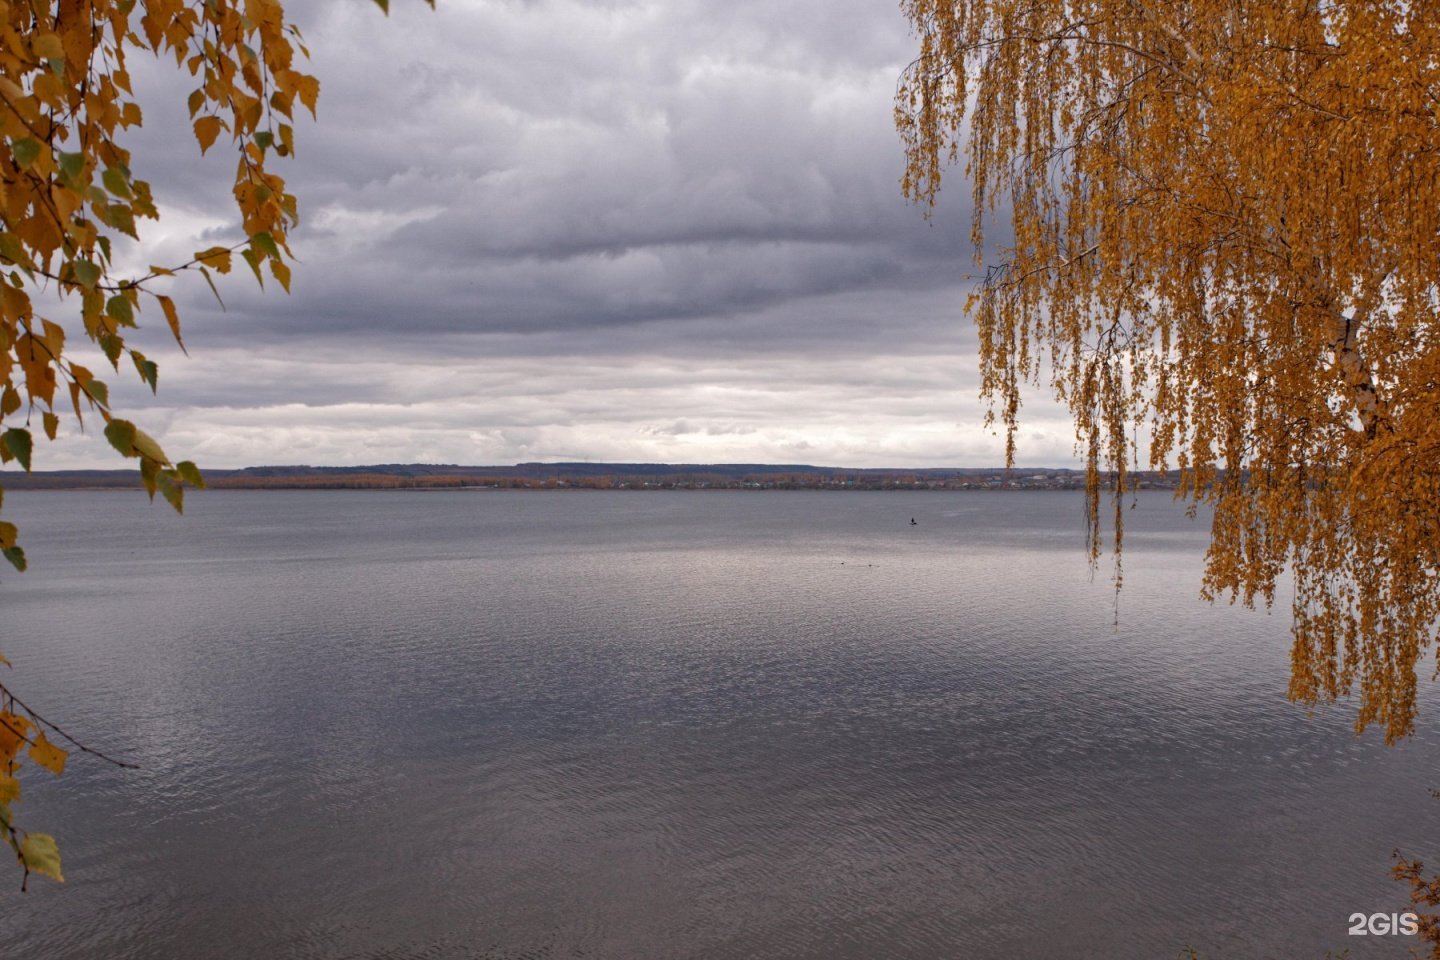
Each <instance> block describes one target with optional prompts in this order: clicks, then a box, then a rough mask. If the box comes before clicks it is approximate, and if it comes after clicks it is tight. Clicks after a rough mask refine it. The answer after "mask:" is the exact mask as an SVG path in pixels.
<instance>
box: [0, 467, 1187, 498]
mask: <svg viewBox="0 0 1440 960" xmlns="http://www.w3.org/2000/svg"><path fill="white" fill-rule="evenodd" d="M204 473H205V478H206V481H207V485H208V486H209V487H210V488H211V489H217V490H459V489H472V490H487V489H488V490H642V491H643V490H698V491H704V490H870V491H896V492H899V491H924V490H948V491H955V490H969V491H977V490H978V491H1027V490H1083V489H1084V488H1085V473H1084V471H1083V470H1076V469H1071V468H1041V467H1029V468H1016V469H1013V470H1009V471H1006V470H1005V469H1004V468H975V467H959V468H934V467H932V468H916V469H901V468H893V469H891V468H865V469H848V468H843V467H815V466H808V465H784V466H775V465H769V464H649V463H646V464H623V463H522V464H515V465H513V466H503V467H466V466H457V465H453V464H439V465H430V464H384V465H376V466H363V467H309V466H293V467H292V466H275V467H246V468H243V469H239V470H219V469H216V470H205V471H204ZM1129 479H1130V480H1131V481H1132V482H1134V483H1135V484H1137V485H1138V487H1139V488H1140V489H1160V490H1173V489H1175V487H1176V478H1175V476H1174V475H1173V474H1168V475H1167V474H1162V473H1157V472H1155V471H1135V472H1132V473H1131V474H1130V475H1129ZM1105 486H1106V487H1107V488H1108V487H1110V486H1112V484H1111V483H1109V482H1107V483H1106V484H1105ZM0 487H3V488H4V489H7V490H17V491H18V490H91V491H95V490H133V489H139V488H140V477H139V474H138V473H137V472H136V471H135V470H51V471H36V472H33V473H21V472H18V471H10V470H5V471H0Z"/></svg>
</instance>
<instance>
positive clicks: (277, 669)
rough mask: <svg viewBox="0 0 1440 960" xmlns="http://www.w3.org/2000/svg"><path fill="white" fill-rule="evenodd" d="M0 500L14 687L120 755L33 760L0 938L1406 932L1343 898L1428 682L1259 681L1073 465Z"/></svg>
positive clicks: (1231, 640)
mask: <svg viewBox="0 0 1440 960" xmlns="http://www.w3.org/2000/svg"><path fill="white" fill-rule="evenodd" d="M5 515H6V517H7V518H8V519H10V520H11V521H13V522H16V523H18V524H19V525H20V528H21V536H22V542H23V543H24V545H25V547H26V549H27V551H28V553H29V555H30V560H31V572H30V573H28V574H25V575H23V576H22V575H14V574H6V575H4V576H3V577H0V611H3V619H0V652H3V653H4V654H5V655H7V656H8V657H9V658H10V659H11V660H12V661H13V662H14V664H15V668H14V669H13V670H10V671H7V674H6V677H7V683H9V684H10V685H12V686H13V688H14V689H15V691H16V693H17V694H19V695H20V696H22V697H24V698H26V699H27V700H28V701H29V702H30V703H31V704H32V705H33V706H35V707H36V708H37V709H39V710H40V711H41V712H42V713H44V714H46V715H47V716H48V717H50V718H51V719H54V720H56V721H57V722H59V723H60V724H61V725H62V726H64V727H66V728H67V729H68V730H69V731H70V732H72V733H74V734H76V735H78V736H80V738H81V739H82V740H85V741H87V742H89V743H90V744H91V745H93V746H95V747H97V748H99V749H101V750H103V751H106V752H109V753H112V754H114V755H116V756H119V757H123V758H125V759H127V760H129V761H131V762H134V763H137V764H139V765H140V769H138V770H121V769H116V768H114V767H110V766H107V765H105V764H103V763H100V762H98V761H96V760H94V759H93V758H88V757H84V756H81V755H79V754H78V753H77V754H75V755H72V757H71V759H70V766H69V768H68V769H67V772H66V774H65V776H64V777H63V778H60V779H58V780H53V779H52V778H50V777H49V775H48V774H45V773H44V772H43V771H39V770H35V769H27V770H26V778H25V795H26V799H25V802H24V803H22V804H21V805H20V806H19V807H18V808H17V813H18V815H19V817H20V821H21V823H22V825H25V826H28V827H29V828H31V829H35V830H43V831H47V832H52V833H54V834H56V835H57V837H58V838H59V840H60V845H61V851H62V854H63V856H64V864H65V873H66V878H67V882H66V883H65V884H64V885H58V884H54V883H51V882H49V881H47V880H44V879H43V878H41V879H37V880H35V881H33V882H32V884H31V892H29V893H28V894H25V895H23V896H22V895H21V894H20V892H19V889H18V888H19V882H20V877H19V872H18V871H14V870H11V871H6V870H0V930H3V931H4V932H3V934H0V936H3V938H4V944H5V949H4V954H5V956H13V957H23V958H26V960H51V958H55V960H90V958H94V960H122V958H137V960H138V958H147V960H149V958H177V960H191V958H202V960H203V958H219V960H228V958H235V960H240V958H245V960H249V958H255V957H265V958H272V957H273V958H291V957H293V958H316V960H321V958H324V960H331V958H334V960H339V958H346V960H382V958H384V960H420V958H426V960H448V958H493V960H500V958H506V960H510V958H514V960H520V958H536V960H540V958H545V960H549V958H556V960H559V958H616V960H646V958H655V960H674V958H717V960H730V958H737V960H738V958H815V960H822V958H826V960H835V958H838V960H849V958H854V960H871V958H892V957H899V958H949V957H976V958H1003V960H1019V958H1037V960H1039V958H1045V960H1049V958H1059V957H1066V958H1076V957H1095V958H1107V960H1127V958H1136V960H1139V958H1170V957H1174V956H1176V954H1177V952H1178V951H1180V949H1181V948H1182V947H1184V946H1186V945H1187V944H1188V945H1192V946H1193V947H1194V948H1195V949H1197V950H1198V951H1200V953H1201V956H1202V957H1204V958H1206V960H1210V958H1215V960H1221V958H1224V960H1232V958H1261V957H1277V958H1281V957H1283V958H1286V960H1292V958H1305V957H1313V958H1315V960H1320V958H1321V957H1323V956H1324V955H1325V952H1326V950H1335V951H1336V952H1337V953H1338V952H1339V951H1340V950H1344V949H1349V950H1350V951H1351V954H1350V955H1351V957H1353V958H1368V957H1396V958H1399V957H1404V956H1407V955H1408V948H1409V947H1410V946H1412V945H1413V944H1414V940H1413V938H1407V937H1401V936H1365V937H1359V936H1350V935H1347V932H1346V931H1347V928H1348V926H1349V919H1348V918H1349V916H1350V914H1352V913H1357V912H1363V913H1367V914H1368V913H1373V912H1386V913H1389V912H1391V911H1401V910H1403V909H1404V905H1405V903H1406V898H1405V891H1404V890H1403V889H1402V888H1401V886H1400V885H1399V884H1398V883H1396V882H1395V881H1394V880H1392V879H1391V878H1390V875H1389V871H1390V866H1391V861H1390V853H1391V850H1392V849H1394V848H1396V847H1399V848H1401V849H1403V850H1405V851H1406V852H1408V853H1411V854H1414V855H1420V856H1422V857H1423V858H1424V859H1426V860H1427V861H1429V862H1431V865H1432V866H1436V865H1440V863H1437V861H1440V842H1437V838H1440V802H1437V801H1435V800H1432V799H1431V798H1430V797H1429V795H1428V790H1429V789H1430V788H1432V787H1440V762H1437V761H1440V736H1437V718H1440V700H1437V697H1436V696H1435V690H1434V689H1433V685H1432V684H1429V683H1428V682H1427V683H1425V684H1424V685H1423V690H1424V692H1423V694H1422V706H1421V709H1422V714H1421V722H1420V731H1419V733H1418V734H1417V735H1416V736H1415V737H1413V738H1411V739H1410V740H1409V741H1407V742H1405V743H1403V744H1401V745H1400V746H1399V747H1396V748H1391V749H1387V748H1385V747H1384V746H1383V743H1382V741H1381V737H1380V736H1379V734H1378V732H1374V733H1371V734H1367V735H1365V736H1363V737H1359V738H1357V737H1355V736H1354V734H1353V733H1352V732H1351V729H1350V725H1351V719H1352V711H1353V708H1352V706H1351V705H1349V704H1342V705H1340V706H1339V707H1336V708H1329V709H1323V710H1320V711H1317V712H1316V713H1315V715H1313V716H1308V715H1307V712H1306V711H1305V710H1304V709H1302V708H1299V707H1296V706H1294V705H1291V704H1289V703H1287V702H1286V700H1285V696H1284V691H1285V684H1286V679H1287V673H1288V666H1289V664H1288V644H1289V639H1288V631H1289V601H1288V599H1286V598H1285V597H1284V596H1282V597H1280V598H1279V599H1277V609H1276V611H1275V612H1274V613H1270V614H1267V613H1266V612H1264V611H1250V610H1245V609H1243V608H1241V607H1238V606H1236V607H1231V606H1228V605H1225V604H1219V605H1213V606H1212V605H1209V604H1206V603H1204V602H1202V601H1201V600H1199V599H1198V594H1199V581H1200V573H1201V563H1202V555H1203V551H1204V547H1205V544H1206V540H1207V531H1206V527H1205V523H1204V520H1203V518H1202V519H1201V520H1200V521H1191V520H1189V519H1187V518H1186V517H1185V516H1184V513H1183V511H1182V510H1181V508H1179V507H1177V506H1176V505H1175V504H1174V503H1173V502H1172V501H1171V500H1170V499H1169V497H1168V495H1167V494H1161V493H1156V494H1151V495H1142V496H1141V497H1140V498H1139V500H1138V501H1137V502H1136V505H1135V507H1134V508H1133V509H1132V510H1130V511H1129V512H1128V514H1127V518H1128V519H1127V523H1128V527H1127V541H1126V553H1125V587H1124V589H1123V591H1122V592H1121V594H1120V596H1119V599H1118V603H1117V600H1116V597H1115V594H1114V591H1113V589H1112V588H1111V585H1110V581H1109V572H1110V568H1109V566H1108V561H1106V562H1104V563H1102V566H1101V567H1100V569H1099V571H1098V572H1096V573H1095V574H1094V575H1093V576H1092V575H1091V572H1090V571H1089V569H1088V567H1087V564H1086V562H1085V557H1084V552H1083V542H1082V537H1083V520H1082V498H1081V496H1080V495H1079V494H1075V493H1064V492H1034V493H991V492H927V493H920V492H916V493H858V492H855V493H844V492H818V491H795V492H633V493H626V492H598V491H596V492H589V491H572V492H520V491H474V490H471V491H447V492H390V491H294V492H284V491H273V492H272V491H265V492H243V491H234V492H207V493H196V494H193V495H192V496H191V498H190V499H189V504H188V512H187V514H186V516H185V517H183V518H180V517H175V516H173V515H172V514H171V513H170V512H169V510H168V508H167V507H165V506H164V505H163V504H161V505H155V506H151V505H149V504H148V503H146V502H145V499H144V497H143V495H140V494H129V493H102V492H69V493H25V492H12V493H9V494H7V495H6V498H5ZM912 517H913V518H915V520H916V524H915V525H913V526H912V525H911V524H910V519H911V518H912ZM7 569H8V568H7ZM1282 594H1283V591H1282ZM42 778H43V779H42ZM7 885H8V887H7Z"/></svg>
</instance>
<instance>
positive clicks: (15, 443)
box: [0, 427, 34, 473]
mask: <svg viewBox="0 0 1440 960" xmlns="http://www.w3.org/2000/svg"><path fill="white" fill-rule="evenodd" d="M0 443H3V444H4V445H5V449H6V450H9V451H10V453H11V455H12V456H13V457H14V458H15V459H16V460H19V461H20V466H22V467H24V468H25V472H26V473H29V472H30V450H31V447H32V446H33V445H34V441H33V440H31V438H30V431H29V430H22V429H21V428H19V427H11V428H10V429H9V430H6V431H5V433H4V434H0Z"/></svg>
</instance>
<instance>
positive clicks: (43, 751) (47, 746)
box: [29, 731, 70, 777]
mask: <svg viewBox="0 0 1440 960" xmlns="http://www.w3.org/2000/svg"><path fill="white" fill-rule="evenodd" d="M29 752H30V759H31V760H34V761H35V762H36V763H38V764H40V766H42V767H44V768H45V769H46V770H49V771H50V772H51V773H53V774H55V776H57V777H58V776H60V774H62V773H64V772H65V758H66V757H68V756H70V753H69V751H68V750H61V749H60V748H59V747H57V746H55V744H53V743H51V742H50V741H49V740H46V739H45V734H44V732H43V731H42V732H37V733H36V734H35V742H34V743H32V744H31V745H30V751H29Z"/></svg>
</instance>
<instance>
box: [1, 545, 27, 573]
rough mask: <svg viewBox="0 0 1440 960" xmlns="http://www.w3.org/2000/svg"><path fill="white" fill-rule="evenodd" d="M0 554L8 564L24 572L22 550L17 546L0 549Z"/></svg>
mask: <svg viewBox="0 0 1440 960" xmlns="http://www.w3.org/2000/svg"><path fill="white" fill-rule="evenodd" d="M0 555H3V556H4V557H5V559H6V560H9V561H10V566H12V567H14V568H15V569H16V570H19V571H20V572H21V573H24V572H25V551H24V550H22V549H20V548H19V547H6V548H5V549H4V550H0Z"/></svg>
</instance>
